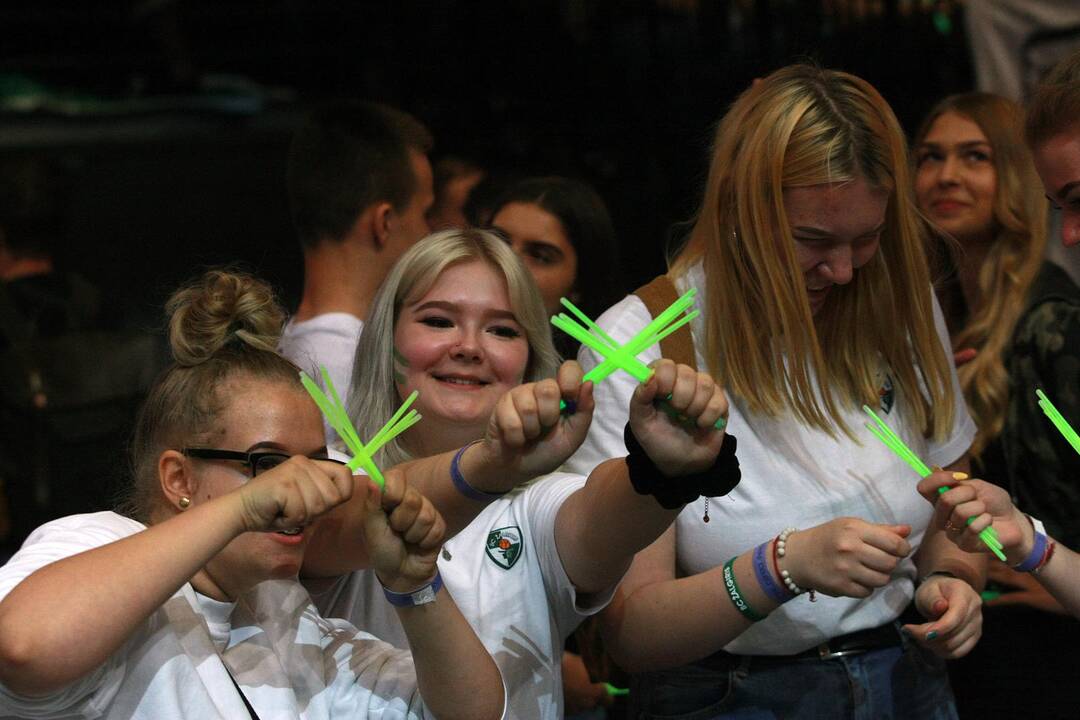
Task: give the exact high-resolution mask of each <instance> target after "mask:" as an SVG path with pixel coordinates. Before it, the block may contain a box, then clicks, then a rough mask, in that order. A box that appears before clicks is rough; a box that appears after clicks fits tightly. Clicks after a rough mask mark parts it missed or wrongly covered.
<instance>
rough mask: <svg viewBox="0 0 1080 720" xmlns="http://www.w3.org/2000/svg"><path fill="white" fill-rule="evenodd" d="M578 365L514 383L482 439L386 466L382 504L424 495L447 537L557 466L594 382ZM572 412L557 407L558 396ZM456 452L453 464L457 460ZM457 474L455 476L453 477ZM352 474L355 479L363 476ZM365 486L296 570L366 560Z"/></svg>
mask: <svg viewBox="0 0 1080 720" xmlns="http://www.w3.org/2000/svg"><path fill="white" fill-rule="evenodd" d="M581 376H582V372H581V368H580V367H579V366H578V364H577V362H575V361H572V360H571V361H567V362H565V363H563V365H562V366H561V367H560V368H559V373H558V377H557V378H556V379H548V380H542V381H540V382H536V383H529V384H527V385H521V386H519V387H516V388H514V389H513V390H511V391H510V392H509V393H507V394H506V395H504V396H503V397H502V398H501V399H500V400H499V403H498V405H497V406H496V408H495V410H494V411H493V412H492V416H491V422H490V423H489V425H488V428H487V431H486V433H485V435H484V437H483V438H478V439H477V440H478V441H477V442H476V443H475V444H473V445H467V446H466V447H464V448H461V449H459V450H453V451H451V452H446V453H441V454H439V455H432V456H430V457H426V458H419V459H417V460H411V461H409V462H406V463H402V464H400V465H398V466H396V467H395V468H394V471H395V472H392V473H386V488H385V489H384V498H383V501H384V503H385V504H386V505H387V506H389V507H393V506H395V505H396V504H398V503H400V502H403V501H404V500H405V499H406V498H407V497H409V496H410V495H409V489H410V488H411V489H412V490H413V491H414V492H413V493H412V496H414V497H415V498H423V502H425V503H426V504H427V505H428V506H430V507H429V509H428V511H430V512H434V511H436V510H437V511H438V514H439V515H440V516H441V517H442V519H443V521H445V523H446V537H447V538H450V537H453V536H454V535H455V534H457V533H458V532H460V531H461V530H462V529H463V528H464V527H465V526H466V525H468V524H469V523H470V522H472V520H473V518H475V517H476V516H477V515H478V514H479V513H480V511H481V510H483V509H484V508H485V507H487V505H488V503H490V502H491V501H492V500H494V499H496V498H498V497H500V496H501V495H503V494H504V493H507V492H509V491H510V490H512V489H513V488H514V487H516V486H517V485H520V484H521V483H523V482H525V481H527V480H531V479H533V478H534V477H538V476H540V475H544V474H547V473H549V472H551V471H552V470H555V469H556V468H558V467H559V466H560V465H561V464H562V463H563V462H564V461H565V460H566V459H567V458H568V457H570V455H571V454H573V452H574V451H575V450H577V448H578V447H579V446H580V445H581V443H582V442H583V441H584V439H585V435H586V434H587V433H588V430H589V423H590V422H591V419H592V408H593V403H592V385H591V384H587V385H586V386H584V387H583V386H582V384H581ZM560 400H565V401H567V402H569V403H573V405H574V407H575V409H576V411H575V412H574V413H569V414H563V413H562V412H561V411H560V409H559V401H560ZM455 458H456V463H455ZM455 474H456V477H457V480H456V481H455ZM367 481H368V479H367V477H365V476H363V475H358V476H356V478H355V482H357V483H365V484H366V483H367ZM363 497H364V494H363V493H357V494H356V495H355V497H354V499H353V500H352V501H350V502H348V503H345V504H343V505H342V506H341V507H339V508H336V509H335V510H334V511H333V512H331V513H329V514H328V515H327V516H326V517H325V518H323V519H322V520H320V522H319V524H318V527H317V528H316V530H315V533H314V537H313V538H312V541H311V545H310V546H309V549H308V553H307V555H306V556H305V558H304V568H303V570H302V571H301V575H302V576H303V577H304V578H305V579H306V580H310V579H312V578H334V577H337V576H339V575H342V574H344V573H347V572H351V571H353V570H357V569H361V568H365V567H368V566H369V564H368V558H367V553H366V550H365V548H364V545H363V543H361V542H358V540H359V538H361V537H363V517H364V507H363V500H362V498H363Z"/></svg>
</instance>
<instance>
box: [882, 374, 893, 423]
mask: <svg viewBox="0 0 1080 720" xmlns="http://www.w3.org/2000/svg"><path fill="white" fill-rule="evenodd" d="M878 397H880V398H881V411H882V412H883V413H885V414H886V415H888V414H889V411H890V410H892V406H893V402H894V401H895V400H896V395H895V393H894V392H893V383H892V376H891V375H885V382H883V383H882V384H881V387H880V388H879V389H878Z"/></svg>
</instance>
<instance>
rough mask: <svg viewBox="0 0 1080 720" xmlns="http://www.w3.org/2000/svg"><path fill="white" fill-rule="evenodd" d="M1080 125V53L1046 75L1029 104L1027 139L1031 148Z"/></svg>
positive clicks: (1078, 51)
mask: <svg viewBox="0 0 1080 720" xmlns="http://www.w3.org/2000/svg"><path fill="white" fill-rule="evenodd" d="M1076 126H1080V50H1077V51H1076V52H1074V53H1071V54H1070V55H1069V56H1068V57H1066V58H1065V59H1064V60H1062V61H1061V62H1059V63H1058V64H1057V65H1055V66H1054V69H1053V70H1051V71H1050V72H1049V74H1047V76H1046V77H1045V78H1044V79H1043V81H1042V82H1041V83H1039V86H1038V87H1036V88H1035V93H1034V94H1033V95H1032V96H1031V102H1030V103H1029V104H1028V111H1027V118H1026V121H1025V123H1024V138H1025V139H1026V140H1027V143H1028V145H1029V146H1031V147H1032V148H1034V147H1036V146H1037V145H1041V144H1042V143H1043V142H1045V141H1047V140H1049V139H1050V138H1052V137H1053V136H1054V135H1057V134H1058V133H1060V132H1063V131H1065V130H1068V129H1069V128H1072V127H1076Z"/></svg>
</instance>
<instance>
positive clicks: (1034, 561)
mask: <svg viewBox="0 0 1080 720" xmlns="http://www.w3.org/2000/svg"><path fill="white" fill-rule="evenodd" d="M1045 554H1046V536H1045V535H1043V534H1042V533H1041V532H1038V531H1036V532H1035V544H1034V545H1032V546H1031V553H1030V554H1029V555H1028V556H1027V557H1026V558H1024V562H1022V563H1020V564H1019V565H1013V570H1015V571H1017V572H1031V571H1032V570H1034V569H1035V568H1037V567H1039V563H1041V562H1042V559H1043V555H1045Z"/></svg>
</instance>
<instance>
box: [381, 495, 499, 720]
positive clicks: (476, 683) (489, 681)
mask: <svg viewBox="0 0 1080 720" xmlns="http://www.w3.org/2000/svg"><path fill="white" fill-rule="evenodd" d="M384 507H385V510H384V509H383V508H384ZM364 510H365V517H364V531H365V536H366V542H367V545H368V547H369V548H370V552H371V561H372V566H373V568H374V570H375V574H376V576H377V577H378V578H379V582H380V583H382V585H383V588H384V589H385V590H387V591H389V592H388V593H387V597H388V600H392V601H393V602H394V605H395V609H396V610H397V613H398V619H399V620H401V626H402V627H403V628H404V629H405V634H406V635H407V636H408V638H409V647H410V648H411V650H412V656H413V662H414V664H415V666H416V680H417V685H418V687H419V689H420V694H421V696H422V697H423V698H424V704H425V705H427V707H428V708H429V709H430V710H431V711H432V713H433V714H434V716H436V717H438V718H441V719H444V720H445V719H451V720H453V719H456V718H461V719H462V720H473V719H477V720H482V719H485V718H492V719H494V718H498V717H500V716H501V715H502V712H503V702H504V699H505V691H504V688H503V683H502V677H501V675H500V673H499V669H498V667H497V666H496V665H495V661H494V660H492V659H491V656H490V655H489V654H488V652H487V650H486V649H484V646H483V645H482V644H481V642H480V640H479V639H478V638H477V637H476V633H475V632H473V629H472V627H470V626H469V624H468V622H467V621H466V620H465V618H464V616H462V614H461V611H460V610H458V607H457V605H456V604H455V603H454V600H453V598H452V597H450V592H449V591H448V590H445V589H439V588H440V586H441V580H438V568H437V565H436V559H437V558H438V553H439V548H440V546H441V545H440V543H441V540H442V532H441V530H442V529H443V528H445V525H444V524H443V522H442V520H441V518H438V517H437V516H436V517H434V518H433V517H430V516H429V515H427V514H426V513H422V512H418V511H414V510H413V509H410V508H409V507H407V506H405V505H402V504H398V505H395V506H390V505H388V504H386V500H385V498H383V497H381V495H380V493H379V490H378V488H377V487H375V485H374V484H372V485H370V487H369V488H368V492H367V493H366V495H365V503H364ZM417 600H419V604H412V603H413V602H415V601H417ZM450 668H457V669H459V670H460V672H455V671H450V670H449V669H450Z"/></svg>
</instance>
